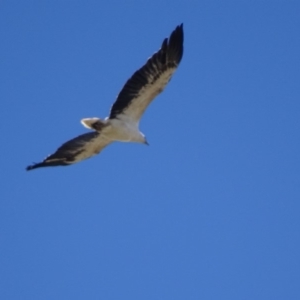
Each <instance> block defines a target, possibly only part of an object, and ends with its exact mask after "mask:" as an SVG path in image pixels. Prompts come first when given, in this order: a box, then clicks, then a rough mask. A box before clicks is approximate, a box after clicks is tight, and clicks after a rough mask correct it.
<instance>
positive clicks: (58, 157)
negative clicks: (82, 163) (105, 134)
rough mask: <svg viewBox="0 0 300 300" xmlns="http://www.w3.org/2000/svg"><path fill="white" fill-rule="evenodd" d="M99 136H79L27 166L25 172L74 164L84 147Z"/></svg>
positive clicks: (97, 134) (97, 133)
mask: <svg viewBox="0 0 300 300" xmlns="http://www.w3.org/2000/svg"><path fill="white" fill-rule="evenodd" d="M99 135H100V133H99V132H88V133H85V134H81V135H79V136H77V137H75V138H73V139H71V140H69V141H67V142H66V143H64V144H63V145H61V146H60V147H59V148H58V149H57V150H56V151H55V152H54V153H53V154H51V155H49V156H47V157H46V158H45V159H44V160H43V161H42V162H40V163H34V164H32V165H30V166H28V167H27V168H26V170H27V171H30V170H33V169H36V168H41V167H55V166H69V165H71V164H73V163H76V162H77V161H78V160H76V159H77V158H78V156H79V155H80V154H82V153H83V152H85V151H86V149H85V146H86V145H87V144H88V143H91V142H93V141H94V140H95V139H96V138H97V137H98V136H99ZM86 158H87V157H86ZM83 159H84V158H83Z"/></svg>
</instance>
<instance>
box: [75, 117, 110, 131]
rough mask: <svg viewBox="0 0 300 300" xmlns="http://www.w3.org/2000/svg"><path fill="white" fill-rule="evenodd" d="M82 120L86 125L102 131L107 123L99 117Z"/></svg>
mask: <svg viewBox="0 0 300 300" xmlns="http://www.w3.org/2000/svg"><path fill="white" fill-rule="evenodd" d="M80 122H81V124H82V125H83V126H84V127H86V128H88V129H93V130H96V131H101V130H102V128H103V127H104V126H105V125H106V123H105V121H103V120H100V119H99V118H87V119H82V120H81V121H80Z"/></svg>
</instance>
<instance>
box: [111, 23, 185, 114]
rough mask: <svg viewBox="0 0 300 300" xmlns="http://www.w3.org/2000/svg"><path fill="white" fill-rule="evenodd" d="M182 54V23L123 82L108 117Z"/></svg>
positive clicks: (154, 79)
mask: <svg viewBox="0 0 300 300" xmlns="http://www.w3.org/2000/svg"><path fill="white" fill-rule="evenodd" d="M182 55H183V24H181V25H179V26H177V27H176V29H175V30H174V31H173V32H172V33H171V35H170V37H169V39H167V38H166V39H164V40H163V43H162V45H161V48H160V50H159V51H158V52H156V53H155V54H154V55H153V56H152V57H151V58H149V59H148V61H147V62H146V64H145V65H144V66H143V67H142V68H140V69H139V70H137V71H136V72H135V73H134V74H133V75H132V77H131V78H130V79H129V80H128V81H127V82H126V83H125V85H124V87H123V88H122V90H121V92H120V94H119V95H118V97H117V100H116V101H115V103H114V104H113V106H112V108H111V111H110V116H109V117H110V119H113V118H116V117H117V115H118V114H120V113H122V112H123V111H124V110H125V109H126V108H127V107H128V106H129V105H130V103H131V101H132V100H133V99H134V98H135V97H136V96H137V95H138V94H139V91H140V90H141V89H142V88H143V87H144V86H146V85H147V84H151V83H154V82H155V81H156V80H157V79H158V78H159V77H160V76H161V74H162V73H163V72H165V71H166V70H167V69H168V68H176V67H177V66H178V64H179V63H180V61H181V59H182Z"/></svg>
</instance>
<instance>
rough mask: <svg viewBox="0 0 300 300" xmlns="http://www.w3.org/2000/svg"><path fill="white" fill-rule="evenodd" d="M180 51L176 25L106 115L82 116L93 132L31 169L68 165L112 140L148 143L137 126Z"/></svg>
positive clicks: (180, 33)
mask: <svg viewBox="0 0 300 300" xmlns="http://www.w3.org/2000/svg"><path fill="white" fill-rule="evenodd" d="M182 55H183V26H182V25H180V26H177V27H176V29H175V30H174V31H173V32H172V34H171V35H170V38H169V39H164V41H163V43H162V46H161V48H160V50H159V51H158V52H156V53H155V54H154V55H153V56H152V57H150V58H149V59H148V61H147V62H146V64H145V65H144V66H143V67H142V68H141V69H139V70H137V71H136V72H135V73H134V74H133V75H132V77H131V78H130V79H129V80H128V81H127V82H126V84H125V85H124V87H123V89H122V90H121V92H120V94H119V95H118V97H117V100H116V101H115V103H114V104H113V106H112V108H111V111H110V115H109V117H107V118H105V119H104V120H101V119H99V118H87V119H82V120H81V123H82V124H83V125H84V126H85V127H86V128H88V129H91V130H93V132H89V133H85V134H82V135H80V136H78V137H76V138H74V139H72V140H70V141H68V142H66V143H64V144H63V145H62V146H61V147H59V148H58V149H57V150H56V152H55V153H54V154H52V155H49V156H48V157H46V158H45V159H44V161H42V162H41V163H36V164H33V165H31V166H28V167H27V170H32V169H35V168H39V167H47V166H68V165H70V164H74V163H76V162H79V161H81V160H84V159H87V158H89V157H92V156H94V155H96V154H98V153H99V152H100V151H101V150H102V149H103V148H104V147H106V146H108V145H109V144H110V143H112V142H114V141H120V142H137V143H144V144H148V143H147V141H146V138H145V135H144V134H143V133H141V132H140V130H139V121H140V118H141V116H142V114H143V113H144V111H145V109H146V108H147V107H148V105H149V104H150V103H151V101H152V100H153V99H154V98H155V97H156V96H157V95H158V94H159V93H161V92H162V91H163V89H164V87H165V86H166V85H167V83H168V82H169V81H170V79H171V77H172V74H173V73H174V72H175V70H176V68H177V67H178V64H179V63H180V61H181V58H182Z"/></svg>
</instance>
